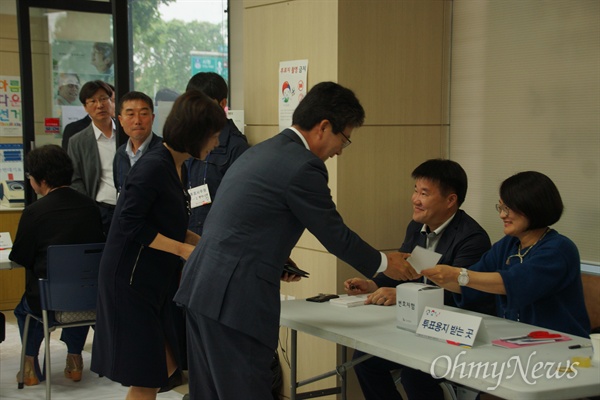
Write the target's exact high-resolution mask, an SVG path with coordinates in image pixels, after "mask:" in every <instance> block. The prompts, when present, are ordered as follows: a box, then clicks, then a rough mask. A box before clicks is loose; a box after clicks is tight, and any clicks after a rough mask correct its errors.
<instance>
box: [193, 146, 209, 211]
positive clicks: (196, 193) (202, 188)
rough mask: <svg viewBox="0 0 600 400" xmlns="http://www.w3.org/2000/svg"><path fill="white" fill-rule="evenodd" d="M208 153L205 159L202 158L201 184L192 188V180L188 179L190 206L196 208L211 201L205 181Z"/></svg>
mask: <svg viewBox="0 0 600 400" xmlns="http://www.w3.org/2000/svg"><path fill="white" fill-rule="evenodd" d="M209 156H210V153H209V154H208V155H207V156H206V160H204V174H203V177H202V184H201V185H199V186H196V187H194V188H192V182H191V180H189V179H188V185H189V187H190V188H189V190H188V192H189V194H190V197H191V206H192V208H196V207H199V206H203V205H205V204H210V203H211V202H212V200H211V198H210V193H209V191H208V185H207V183H206V173H207V171H208V157H209Z"/></svg>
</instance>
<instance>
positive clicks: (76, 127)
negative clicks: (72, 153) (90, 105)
mask: <svg viewBox="0 0 600 400" xmlns="http://www.w3.org/2000/svg"><path fill="white" fill-rule="evenodd" d="M91 123H92V119H91V118H90V116H89V115H86V116H85V117H83V118H81V119H78V120H77V121H73V122H71V123H70V124H67V126H65V130H64V131H63V135H62V148H63V149H65V150H68V149H69V140H70V139H71V137H73V136H75V134H76V133H79V132H81V131H82V130H84V129H85V128H87V127H88V126H89V125H90V124H91Z"/></svg>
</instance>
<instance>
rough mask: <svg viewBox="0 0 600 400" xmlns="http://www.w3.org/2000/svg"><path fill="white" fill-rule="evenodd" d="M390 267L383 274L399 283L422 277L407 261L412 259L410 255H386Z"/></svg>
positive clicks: (397, 253)
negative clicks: (409, 258)
mask: <svg viewBox="0 0 600 400" xmlns="http://www.w3.org/2000/svg"><path fill="white" fill-rule="evenodd" d="M386 256H387V261H388V266H387V269H386V270H385V271H383V273H384V274H385V275H386V276H388V277H390V278H392V279H395V280H397V281H412V280H414V279H417V278H420V277H421V276H422V275H421V274H420V273H418V272H417V271H415V269H414V268H413V267H412V265H410V263H409V262H408V261H406V259H407V258H408V257H410V254H409V253H400V252H398V251H396V252H393V253H388V254H386Z"/></svg>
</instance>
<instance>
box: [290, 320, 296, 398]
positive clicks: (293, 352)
mask: <svg viewBox="0 0 600 400" xmlns="http://www.w3.org/2000/svg"><path fill="white" fill-rule="evenodd" d="M291 331H292V343H291V344H292V348H291V354H290V381H291V382H290V400H296V392H297V391H298V377H297V373H298V371H297V369H296V364H297V350H298V347H297V345H298V332H297V331H296V330H295V329H292V330H291Z"/></svg>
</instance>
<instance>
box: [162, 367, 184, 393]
mask: <svg viewBox="0 0 600 400" xmlns="http://www.w3.org/2000/svg"><path fill="white" fill-rule="evenodd" d="M183 384H184V380H183V372H181V370H180V369H179V368H177V369H176V370H175V372H173V375H171V376H170V377H169V381H168V382H167V386H163V387H161V388H160V389H159V390H158V393H164V392H168V391H169V390H172V389H173V388H176V387H177V386H181V385H183Z"/></svg>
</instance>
